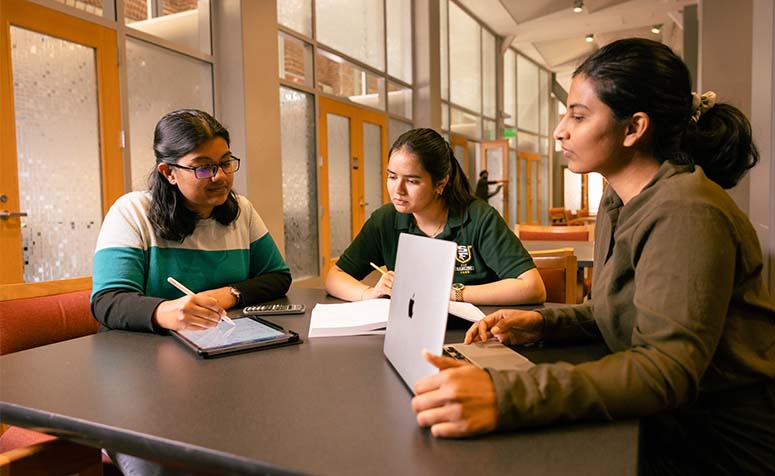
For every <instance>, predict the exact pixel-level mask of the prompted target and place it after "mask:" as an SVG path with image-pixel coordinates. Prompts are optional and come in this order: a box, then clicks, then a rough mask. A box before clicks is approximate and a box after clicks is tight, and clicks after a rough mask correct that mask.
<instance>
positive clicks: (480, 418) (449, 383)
mask: <svg viewBox="0 0 775 476" xmlns="http://www.w3.org/2000/svg"><path fill="white" fill-rule="evenodd" d="M424 355H425V359H426V360H427V361H428V362H430V363H431V364H432V365H434V366H436V367H437V368H438V369H439V370H440V372H439V373H438V374H436V375H431V376H430V377H425V378H423V379H420V380H419V381H418V382H417V383H416V384H415V386H414V391H415V393H416V394H417V396H415V397H414V398H413V399H412V410H414V411H415V412H416V413H417V423H418V424H419V425H420V426H422V427H430V429H431V433H433V436H439V437H461V436H470V435H475V434H479V433H487V432H490V431H493V430H495V426H496V425H497V422H498V406H497V402H496V399H495V386H494V385H493V383H492V379H490V375H489V374H488V373H487V372H486V371H484V370H482V369H480V368H478V367H475V366H473V365H471V364H468V363H465V362H461V361H459V360H455V359H452V358H449V357H440V356H436V355H432V354H431V353H429V352H427V351H426V352H425V353H424Z"/></svg>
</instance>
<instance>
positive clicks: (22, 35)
mask: <svg viewBox="0 0 775 476" xmlns="http://www.w3.org/2000/svg"><path fill="white" fill-rule="evenodd" d="M3 28H8V25H7V23H5V25H4V26H3ZM10 41H11V48H10V51H9V53H10V56H11V58H10V61H11V64H12V66H13V68H12V70H13V78H12V79H13V102H14V112H15V123H16V148H17V151H18V152H17V157H16V164H17V170H18V177H19V210H22V211H24V212H27V213H28V215H27V216H25V217H22V218H21V220H20V221H21V236H22V256H23V259H24V265H23V272H24V281H25V282H27V283H30V282H39V281H49V280H53V279H65V278H73V277H76V276H89V275H91V265H92V257H93V255H94V247H95V245H96V243H97V234H98V233H99V230H100V224H101V223H102V187H101V177H100V122H99V109H98V94H97V84H98V78H97V74H98V73H97V61H96V55H95V51H94V49H93V48H89V47H85V46H82V45H79V44H77V43H72V42H70V41H66V40H62V39H59V38H54V37H51V36H48V35H44V34H41V33H38V32H34V31H30V30H26V29H24V28H19V27H16V26H13V25H11V27H10ZM4 61H5V60H4ZM11 64H9V66H10V65H11ZM6 127H8V126H7V125H4V126H3V128H4V129H5V128H6ZM4 160H5V158H4ZM6 173H9V171H8V170H4V171H3V174H6ZM12 173H16V171H13V172H12ZM4 192H5V191H4ZM0 205H4V204H2V203H0ZM0 208H5V207H4V206H0ZM17 223H19V222H17ZM2 226H3V227H5V226H8V225H5V224H4V225H2ZM17 226H18V225H17ZM3 246H4V247H3V255H4V256H5V255H6V253H9V252H10V251H11V250H6V248H5V245H3ZM14 252H16V250H14Z"/></svg>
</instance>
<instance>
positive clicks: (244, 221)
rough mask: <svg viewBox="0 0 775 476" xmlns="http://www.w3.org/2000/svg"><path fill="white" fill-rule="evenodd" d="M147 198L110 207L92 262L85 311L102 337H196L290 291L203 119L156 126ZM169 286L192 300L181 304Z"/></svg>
mask: <svg viewBox="0 0 775 476" xmlns="http://www.w3.org/2000/svg"><path fill="white" fill-rule="evenodd" d="M153 149H154V154H155V156H156V167H155V169H154V171H153V172H152V173H151V176H150V179H149V189H150V190H149V191H147V192H131V193H128V194H126V195H124V196H123V197H121V198H119V199H118V200H117V201H116V203H114V204H113V206H112V207H111V209H110V211H109V212H108V214H107V215H106V216H105V221H104V223H103V225H102V229H101V230H100V236H99V239H98V241H97V250H96V253H95V255H94V269H93V288H92V312H93V313H94V316H95V317H96V318H97V320H98V321H99V322H100V324H102V327H103V328H108V329H125V330H134V331H146V332H166V330H167V329H174V330H182V329H205V328H208V327H213V326H215V325H216V324H217V323H218V320H219V319H220V316H221V314H222V313H223V310H224V309H228V308H231V307H234V306H243V305H248V304H252V303H256V302H261V301H268V300H271V299H275V298H277V297H280V296H282V295H284V294H285V293H286V292H287V291H288V287H289V286H290V284H291V274H290V270H289V269H288V266H287V265H286V264H285V261H284V260H283V258H282V256H281V255H280V252H279V250H278V249H277V246H276V245H275V243H274V241H273V240H272V237H271V236H270V234H269V232H268V231H267V229H266V226H265V225H264V222H263V221H262V220H261V217H260V216H259V215H258V213H257V212H256V210H255V208H253V205H251V203H250V202H249V201H248V200H247V199H246V198H245V197H242V196H239V195H237V194H236V193H234V191H232V185H233V183H234V173H235V172H237V171H238V170H239V166H240V159H238V158H237V157H234V156H233V155H232V154H231V151H230V150H229V132H228V131H227V130H226V129H224V127H223V126H222V125H221V124H219V123H218V121H216V120H215V119H214V118H213V117H211V116H210V115H209V114H207V113H206V112H202V111H197V110H193V109H182V110H178V111H173V112H171V113H169V114H167V115H166V116H164V117H163V118H162V119H161V120H160V121H159V123H158V124H157V125H156V130H155V133H154V145H153ZM168 277H173V278H175V279H177V280H178V281H180V282H182V283H183V284H184V285H185V286H187V287H188V288H189V289H191V290H192V291H194V292H195V293H196V294H195V295H193V296H186V295H183V296H181V294H182V293H181V291H179V290H178V289H176V288H175V287H173V286H172V285H171V284H169V283H168V282H167V278H168Z"/></svg>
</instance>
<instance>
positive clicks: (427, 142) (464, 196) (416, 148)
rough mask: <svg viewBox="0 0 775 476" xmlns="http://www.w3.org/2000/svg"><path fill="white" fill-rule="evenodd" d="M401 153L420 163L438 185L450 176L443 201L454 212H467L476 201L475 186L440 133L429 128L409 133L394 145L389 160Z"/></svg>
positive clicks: (442, 197)
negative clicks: (394, 153)
mask: <svg viewBox="0 0 775 476" xmlns="http://www.w3.org/2000/svg"><path fill="white" fill-rule="evenodd" d="M401 149H405V150H406V151H407V152H409V153H411V154H414V155H415V156H416V157H417V158H418V159H420V163H421V164H422V166H423V168H424V169H425V170H427V171H428V173H429V174H430V175H431V180H433V183H434V184H437V183H439V182H441V181H442V180H444V177H446V176H449V181H447V184H446V185H445V186H444V190H443V191H442V192H441V199H442V200H444V203H446V204H447V206H448V207H449V208H450V209H451V210H455V211H460V210H463V209H465V208H466V207H467V206H468V204H469V203H471V202H472V201H474V200H475V199H476V197H474V196H473V195H472V194H471V185H470V184H469V183H468V178H466V175H465V174H464V173H463V168H462V167H461V166H460V163H458V161H457V159H456V158H455V154H454V153H453V152H452V148H451V147H450V146H449V143H447V141H446V140H444V138H443V137H441V135H439V133H438V132H436V131H434V130H433V129H428V128H422V129H412V130H409V131H406V132H404V133H403V134H401V135H400V136H398V139H396V141H395V142H393V145H392V146H391V147H390V153H389V154H388V157H389V156H391V155H393V152H395V151H398V150H401Z"/></svg>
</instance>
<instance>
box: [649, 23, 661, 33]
mask: <svg viewBox="0 0 775 476" xmlns="http://www.w3.org/2000/svg"><path fill="white" fill-rule="evenodd" d="M660 31H662V25H654V26H652V27H651V33H654V34H655V35H658V34H659V32H660Z"/></svg>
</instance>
